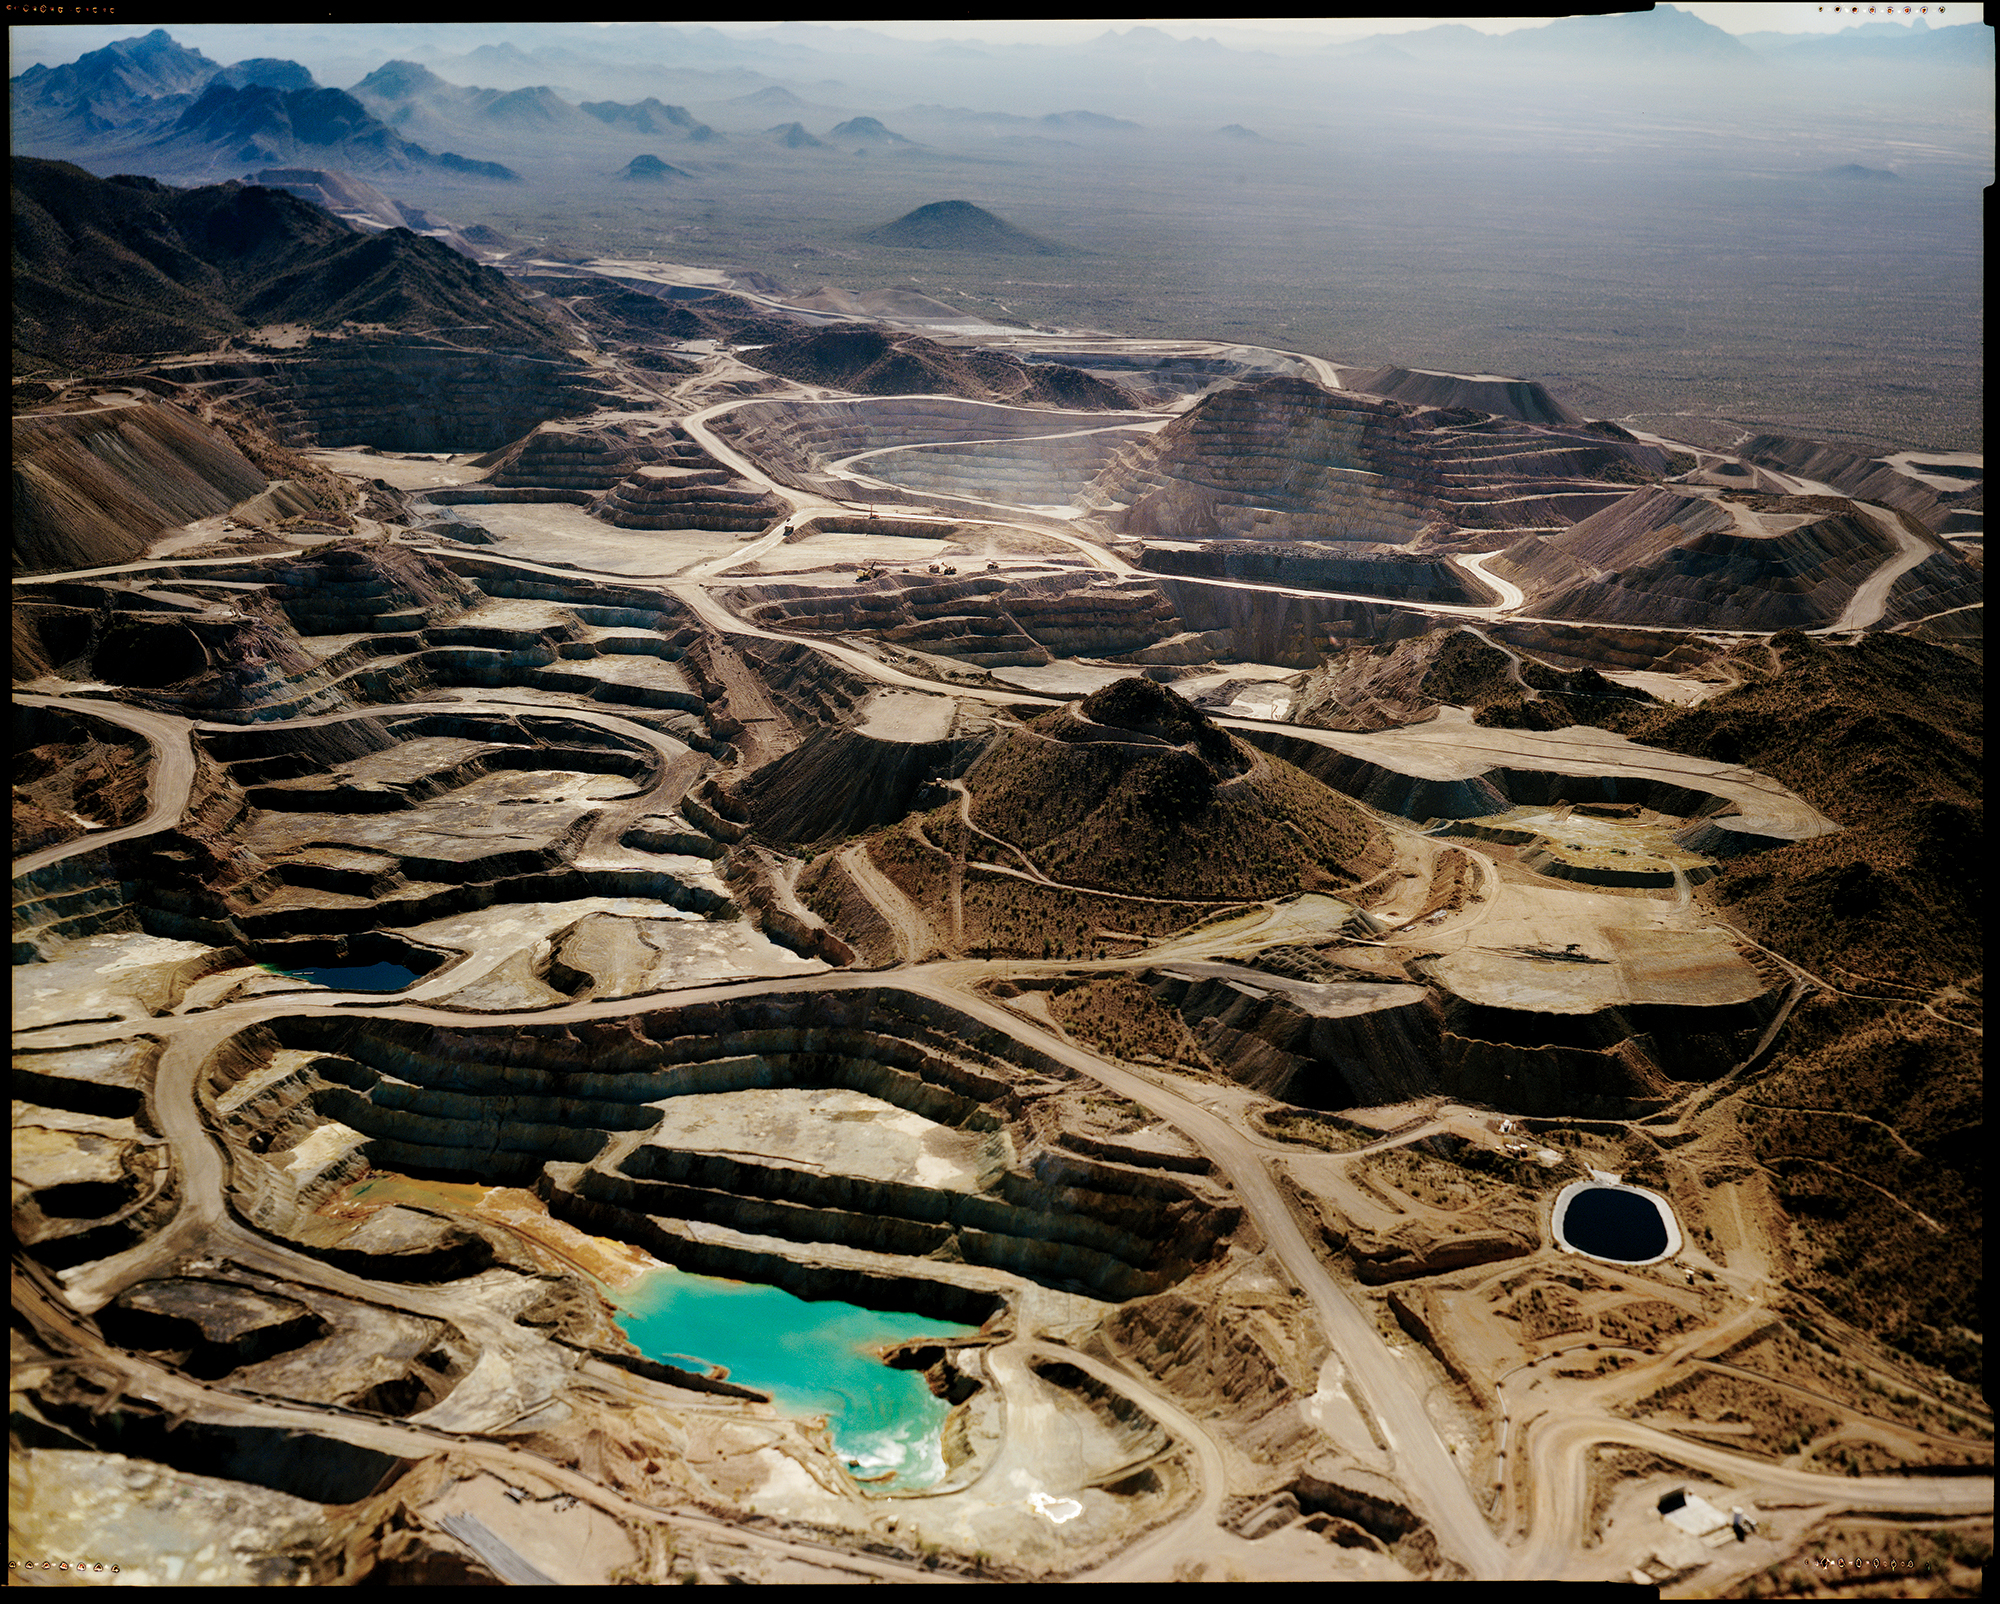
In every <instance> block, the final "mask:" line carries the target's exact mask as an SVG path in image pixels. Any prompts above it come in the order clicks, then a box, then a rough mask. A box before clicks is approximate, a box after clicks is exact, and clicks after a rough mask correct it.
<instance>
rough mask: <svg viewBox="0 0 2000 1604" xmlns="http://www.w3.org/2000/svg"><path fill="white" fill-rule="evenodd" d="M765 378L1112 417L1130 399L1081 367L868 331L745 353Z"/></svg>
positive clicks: (811, 333)
mask: <svg viewBox="0 0 2000 1604" xmlns="http://www.w3.org/2000/svg"><path fill="white" fill-rule="evenodd" d="M744 360H745V361H746V362H749V363H750V364H751V365H752V366H754V367H759V368H762V369H763V370H764V371H765V372H766V373H776V374H779V375H781V376H782V377H784V378H788V379H798V380H800V381H801V382H803V383H806V384H826V385H832V386H834V387H835V388H836V389H841V390H848V391H851V392H853V393H854V394H856V395H955V396H962V397H964V398H965V399H967V400H969V401H1002V402H1012V403H1016V404H1023V405H1029V406H1064V407H1078V408H1083V409H1086V410H1090V411H1116V410H1123V409H1124V408H1126V407H1128V406H1129V405H1130V404H1131V402H1130V398H1129V397H1127V396H1126V394H1125V393H1124V392H1123V391H1122V390H1120V389H1119V388H1118V387H1117V386H1116V385H1114V384H1107V383H1106V382H1105V381H1104V380H1102V379H1099V378H1097V377H1095V376H1094V375H1092V374H1089V373H1085V372H1084V371H1083V370H1082V369H1080V368H1067V367H1061V366H1058V365H1055V364H1050V363H1035V364H1032V365H1031V364H1029V363H1025V362H1020V361H1016V360H1015V359H1014V358H1013V357H1011V356H1007V355H1004V354H1003V353H1001V352H998V351H964V350H956V349H953V348H952V347H949V346H944V345H940V344H938V342H937V341H935V340H927V339H925V338H924V337H923V336H922V335H920V334H893V333H891V332H890V331H889V330H887V329H884V328H880V327H877V326H874V325H868V324H862V325H856V324H834V325H830V326H828V327H826V328H818V329H808V330H806V331H804V332H803V333H796V334H790V335H788V336H787V337H786V338H783V339H780V340H777V341H775V342H774V343H772V344H770V345H766V346H765V347H764V348H763V349H762V350H758V351H748V352H745V353H744Z"/></svg>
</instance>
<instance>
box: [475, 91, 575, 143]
mask: <svg viewBox="0 0 2000 1604" xmlns="http://www.w3.org/2000/svg"><path fill="white" fill-rule="evenodd" d="M478 115H479V116H481V117H483V118H485V119H486V120H487V121H488V122H492V123H500V124H503V125H506V126H509V127H513V128H532V129H534V130H535V131H536V132H538V133H541V132H546V133H549V134H560V133H563V132H566V131H572V130H574V129H575V127H576V125H577V124H578V123H579V122H581V121H582V119H583V113H582V112H581V111H579V110H578V109H577V108H576V107H575V106H573V105H571V104H570V103H569V102H568V101H567V100H564V99H563V98H562V96H560V95H558V94H557V93H556V92H555V91H554V90H553V89H551V88H549V86H548V85H547V84H538V85H536V86H535V87H534V88H532V89H508V90H503V91H501V92H499V93H497V94H495V95H494V96H493V98H492V99H490V100H488V101H486V102H485V104H484V105H482V106H481V107H480V108H479V111H478Z"/></svg>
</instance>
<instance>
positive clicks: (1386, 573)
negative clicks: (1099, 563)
mask: <svg viewBox="0 0 2000 1604" xmlns="http://www.w3.org/2000/svg"><path fill="white" fill-rule="evenodd" d="M1139 566H1140V567H1141V568H1144V569H1145V570H1146V571H1147V572H1148V573H1154V574H1186V575H1190V576H1195V577H1199V578H1203V579H1241V580H1249V581H1251V582H1253V583H1259V584H1268V585H1290V586H1296V587H1297V588H1299V589H1302V590H1328V591H1345V592H1356V591H1358V592H1360V593H1361V594H1362V595H1365V596H1384V597H1393V598H1395V599H1397V600H1402V601H1428V602H1444V603H1448V604H1452V605H1459V606H1476V605H1478V603H1479V601H1480V598H1478V597H1475V596H1474V595H1473V594H1472V592H1471V591H1470V590H1469V589H1468V588H1467V587H1466V583H1465V579H1464V576H1463V575H1461V574H1460V573H1459V571H1458V570H1457V569H1456V568H1454V567H1453V566H1452V565H1451V564H1450V563H1449V562H1448V561H1446V560H1445V559H1444V558H1442V557H1417V556H1413V555H1412V554H1411V553H1409V552H1407V551H1405V550H1403V549H1402V548H1400V547H1395V546H1388V547H1382V548H1380V549H1370V548H1368V547H1365V546H1362V547H1358V548H1357V547H1346V548H1342V547H1337V546H1265V545H1261V544H1260V545H1257V546H1248V547H1246V546H1245V545H1241V544H1237V543H1234V542H1211V543H1209V544H1207V545H1204V546H1202V547H1201V548H1200V549H1199V550H1195V551H1190V550H1187V549H1186V548H1184V547H1167V546H1148V547H1146V548H1145V551H1144V552H1143V553H1142V554H1141V556H1140V559H1139Z"/></svg>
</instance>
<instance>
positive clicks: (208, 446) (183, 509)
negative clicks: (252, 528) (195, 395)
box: [13, 401, 267, 573]
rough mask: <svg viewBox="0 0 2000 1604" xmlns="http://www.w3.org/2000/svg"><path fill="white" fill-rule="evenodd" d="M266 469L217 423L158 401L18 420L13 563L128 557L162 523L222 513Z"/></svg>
mask: <svg viewBox="0 0 2000 1604" xmlns="http://www.w3.org/2000/svg"><path fill="white" fill-rule="evenodd" d="M266 482H267V481H266V480H265V478H264V475H263V474H262V473H260V472H258V470H257V469H256V468H255V467H254V466H253V465H252V464H251V463H250V461H249V460H248V459H247V458H246V457H244V455H243V454H242V453H241V452H239V451H238V450H237V449H236V448H235V446H233V445H231V444H230V443H229V441H228V439H227V438H226V437H225V436H224V435H223V434H221V433H220V432H219V431H218V430H215V429H211V428H209V427H208V426H206V425H205V424H201V423H198V422H196V421H195V420H194V419H193V418H191V417H189V416H188V415H187V414H186V413H185V412H182V411H181V410H180V409H179V408H178V407H171V406H165V405H162V404H161V403H159V402H156V401H141V402H139V403H137V404H135V405H132V406H113V407H105V408H102V409H100V410H98V411H94V412H63V413H48V414H41V415H35V416H29V417H19V418H16V419H15V420H14V530H13V552H14V567H15V569H16V571H17V572H21V573H50V572H59V571H62V570H65V569H74V568H96V567H103V566H106V565H109V564H112V563H121V562H129V561H131V560H132V559H133V558H134V557H137V556H139V555H140V554H141V553H142V552H144V551H145V549H146V546H147V545H148V543H149V542H150V541H151V540H152V538H153V537H154V536H155V535H157V534H158V533H159V532H160V531H161V530H163V529H172V528H176V527H178V526H179V525H181V524H184V523H192V522H194V521H195V520H196V519H199V518H207V517H211V516H213V515H214V514H216V513H219V512H227V511H228V510H229V509H230V508H231V507H233V506H234V505H236V503H237V502H239V501H244V500H247V499H248V498H249V497H251V496H254V495H256V494H258V493H259V492H260V491H262V490H263V489H264V487H265V484H266Z"/></svg>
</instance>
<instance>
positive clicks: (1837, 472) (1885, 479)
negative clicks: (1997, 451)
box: [1737, 434, 1984, 533]
mask: <svg viewBox="0 0 2000 1604" xmlns="http://www.w3.org/2000/svg"><path fill="white" fill-rule="evenodd" d="M1737 454H1738V455H1739V456H1741V457H1742V458H1743V459H1744V460H1745V461H1747V462H1756V463H1762V464H1763V465H1764V466H1766V467H1770V468H1780V469H1783V470H1784V471H1785V472H1786V473H1791V474H1797V475H1798V476H1799V477H1800V478H1803V479H1817V480H1818V481H1819V482H1820V483H1821V484H1828V485H1832V486H1833V488H1834V489H1835V490H1838V491H1839V492H1840V493H1841V494H1842V495H1846V496H1852V497H1853V498H1854V499H1855V500H1856V501H1872V502H1874V503H1876V504H1877V505H1879V506H1883V507H1893V508H1894V509H1895V510H1896V511H1898V512H1903V513H1908V514H1909V515H1910V516H1911V517H1913V518H1915V519H1916V520H1917V521H1918V522H1919V523H1921V524H1923V525H1924V527H1925V528H1927V529H1929V530H1931V531H1932V532H1933V533H1942V532H1943V531H1944V530H1945V528H1946V520H1947V519H1949V518H1950V516H1951V515H1952V513H1953V512H1955V511H1958V510H1960V509H1962V508H1969V509H1978V508H1983V506H1984V485H1983V483H1982V482H1979V481H1978V479H1977V476H1973V477H1974V479H1975V482H1974V483H1972V484H1970V485H1968V486H1967V487H1966V488H1965V489H1963V490H1940V489H1938V488H1937V487H1936V486H1933V485H1927V484H1925V483H1924V482H1923V481H1922V480H1921V479H1916V478H1913V477H1911V476H1910V475H1909V474H1906V473H1902V472H1899V471H1898V470H1897V469H1896V468H1895V467H1894V466H1892V465H1891V464H1890V463H1889V462H1887V461H1886V460H1884V459H1883V458H1881V457H1869V456H1864V455H1862V454H1861V453H1860V452H1858V451H1853V450H1850V449H1848V448H1846V447H1844V446H1835V445H1829V444H1827V443H1826V442H1825V441H1823V440H1805V439H1801V438H1800V437H1799V436H1797V435H1786V434H1756V435H1752V436H1751V437H1750V438H1749V439H1748V440H1746V441H1745V442H1744V443H1743V444H1742V445H1741V446H1739V447H1737Z"/></svg>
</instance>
